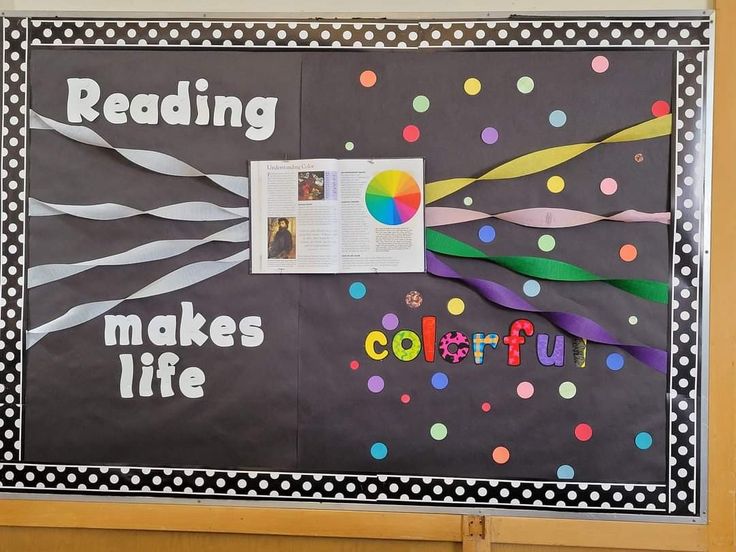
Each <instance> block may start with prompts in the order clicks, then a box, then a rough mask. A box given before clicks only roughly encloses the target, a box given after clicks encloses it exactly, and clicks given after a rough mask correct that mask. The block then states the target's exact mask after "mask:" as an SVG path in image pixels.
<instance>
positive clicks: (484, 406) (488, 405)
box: [480, 402, 491, 412]
mask: <svg viewBox="0 0 736 552" xmlns="http://www.w3.org/2000/svg"><path fill="white" fill-rule="evenodd" d="M480 409H481V410H482V411H483V412H490V411H491V403H489V402H484V403H483V404H481V405H480Z"/></svg>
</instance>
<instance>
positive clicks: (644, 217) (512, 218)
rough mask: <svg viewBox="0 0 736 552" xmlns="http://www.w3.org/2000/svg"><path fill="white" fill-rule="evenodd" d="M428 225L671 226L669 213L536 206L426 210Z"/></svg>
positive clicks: (545, 226) (544, 226)
mask: <svg viewBox="0 0 736 552" xmlns="http://www.w3.org/2000/svg"><path fill="white" fill-rule="evenodd" d="M424 216H425V220H426V225H427V226H430V227H432V226H446V225H448V224H457V223H461V222H471V221H474V220H483V219H487V218H496V219H500V220H504V221H506V222H511V223H513V224H518V225H520V226H528V227H531V228H571V227H573V226H582V225H584V224H591V223H593V222H598V221H601V220H610V221H613V222H658V223H660V224H669V222H670V214H669V213H642V212H641V211H635V210H633V209H629V210H627V211H621V212H620V213H615V214H613V215H609V216H603V215H596V214H594V213H586V212H584V211H574V210H572V209H558V208H555V207H535V208H532V209H519V210H517V211H506V212H505V213H496V214H491V213H484V212H482V211H473V210H471V209H458V208H457V207H427V208H426V209H425V211H424Z"/></svg>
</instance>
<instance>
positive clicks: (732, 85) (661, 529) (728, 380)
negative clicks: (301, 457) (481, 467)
mask: <svg viewBox="0 0 736 552" xmlns="http://www.w3.org/2000/svg"><path fill="white" fill-rule="evenodd" d="M716 14H717V18H718V27H719V28H720V29H722V30H721V31H720V32H719V33H718V35H717V38H716V50H717V55H716V76H715V108H714V109H715V111H714V142H713V143H714V157H713V158H714V165H713V191H712V193H713V201H712V245H713V251H712V265H711V296H712V297H714V298H717V301H712V304H711V307H710V308H711V310H710V376H709V386H710V393H709V400H708V404H709V428H710V434H709V463H708V522H707V524H705V525H698V524H692V525H684V524H671V523H651V524H650V523H640V522H628V521H627V522H623V521H612V522H608V521H594V520H580V519H576V520H571V519H561V520H560V519H541V518H523V517H503V516H501V517H495V516H493V517H491V516H486V517H477V516H467V515H464V516H460V515H452V514H424V513H394V512H380V513H378V512H356V511H350V512H343V511H333V510H316V509H305V510H302V509H279V508H262V507H259V508H252V507H248V506H242V507H241V506H236V507H230V506H220V505H217V506H213V505H206V504H198V505H184V504H151V503H146V504H135V503H99V502H91V501H84V502H78V501H71V500H63V501H62V500H36V499H34V500H27V499H12V498H9V499H5V500H2V501H0V525H2V526H5V527H29V528H30V527H53V528H97V529H131V530H144V531H150V530H164V531H189V532H192V531H194V532H207V533H240V534H248V535H282V536H311V537H344V538H355V539H390V540H402V541H439V542H454V543H462V544H463V549H467V550H483V549H485V550H490V549H491V548H492V547H493V545H495V544H517V545H522V544H524V545H540V546H577V547H591V548H594V547H606V548H617V549H627V550H631V549H641V550H683V551H689V550H692V551H696V550H730V549H732V548H733V546H734V538H735V537H734V532H735V529H736V504H735V501H734V493H736V472H735V471H734V468H733V466H734V465H735V464H736V436H735V435H734V430H736V423H735V422H736V415H735V414H736V408H735V407H734V404H733V392H734V389H735V387H736V386H735V385H734V384H735V383H736V375H735V374H734V372H733V365H734V363H735V362H736V356H735V354H734V352H733V348H732V346H731V344H732V343H733V340H734V338H736V335H734V334H736V325H733V324H731V322H730V317H729V313H730V309H731V303H732V300H736V291H734V290H733V286H732V285H731V278H730V271H731V270H733V269H734V268H736V262H734V260H733V258H732V256H731V255H730V254H729V252H728V246H729V245H730V243H731V242H732V241H733V239H734V238H736V220H734V218H733V217H732V216H731V213H730V209H729V207H730V204H731V202H732V201H734V199H735V196H734V194H735V193H734V192H733V191H731V190H730V189H729V188H727V182H729V180H730V178H729V177H731V178H733V177H735V176H736V171H735V170H734V168H733V164H732V162H731V156H730V155H729V154H730V152H731V151H732V150H733V148H734V147H736V139H734V137H733V133H732V132H731V128H732V125H736V107H734V105H733V103H732V102H731V97H732V96H733V94H734V92H735V91H736V77H735V76H734V74H733V71H732V67H733V66H734V64H735V63H736V54H734V51H735V50H736V44H735V43H734V38H732V36H733V35H732V34H729V33H728V32H727V31H728V29H730V28H736V6H735V5H734V4H733V3H732V2H730V1H724V0H721V1H719V2H718V3H717V5H716ZM0 534H2V533H0Z"/></svg>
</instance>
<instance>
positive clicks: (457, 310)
mask: <svg viewBox="0 0 736 552" xmlns="http://www.w3.org/2000/svg"><path fill="white" fill-rule="evenodd" d="M463 311H465V301H463V300H462V299H460V298H459V297H453V298H452V299H450V300H449V301H448V302H447V312H449V313H450V314H454V315H455V316H458V315H460V314H462V313H463Z"/></svg>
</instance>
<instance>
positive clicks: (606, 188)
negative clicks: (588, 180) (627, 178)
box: [601, 177, 618, 195]
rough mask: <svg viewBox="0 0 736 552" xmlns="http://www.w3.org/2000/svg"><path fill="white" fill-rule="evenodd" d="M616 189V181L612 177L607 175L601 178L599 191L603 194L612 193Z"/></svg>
mask: <svg viewBox="0 0 736 552" xmlns="http://www.w3.org/2000/svg"><path fill="white" fill-rule="evenodd" d="M616 190H618V182H616V181H615V180H614V179H613V178H610V177H608V178H604V179H603V180H601V192H603V193H604V194H605V195H613V194H615V193H616Z"/></svg>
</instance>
